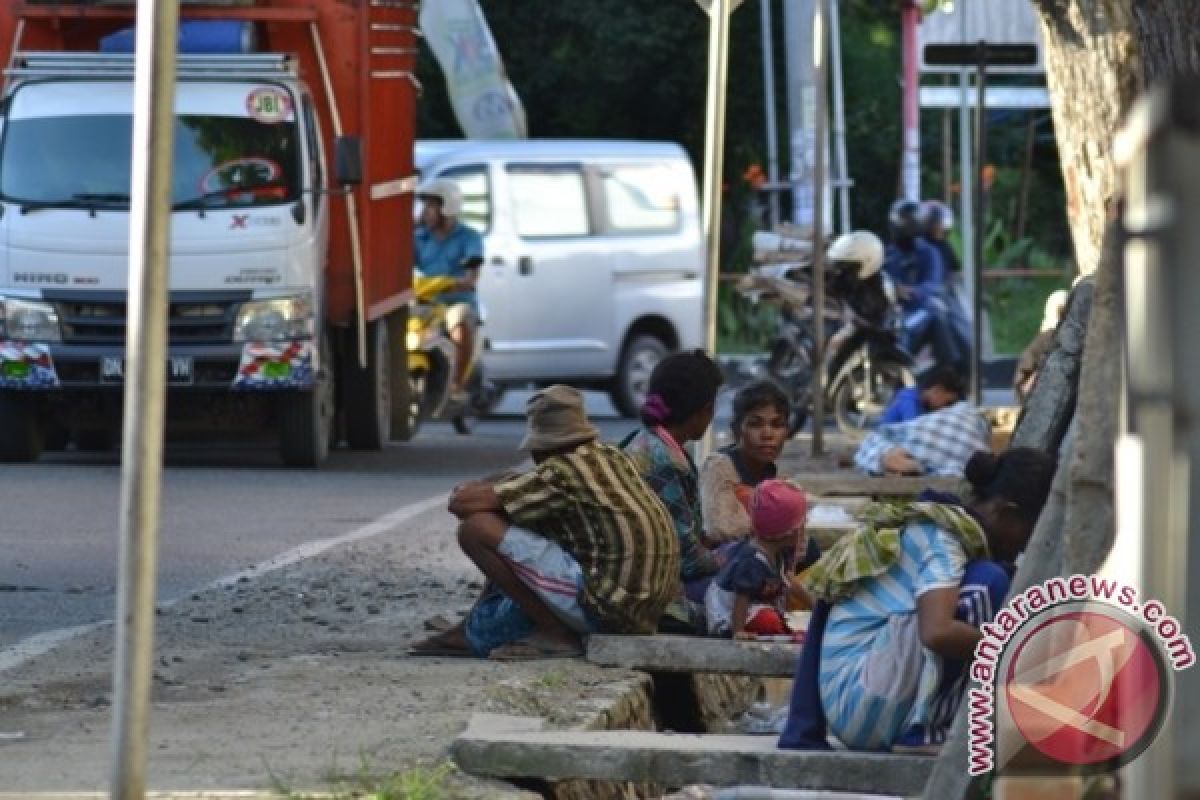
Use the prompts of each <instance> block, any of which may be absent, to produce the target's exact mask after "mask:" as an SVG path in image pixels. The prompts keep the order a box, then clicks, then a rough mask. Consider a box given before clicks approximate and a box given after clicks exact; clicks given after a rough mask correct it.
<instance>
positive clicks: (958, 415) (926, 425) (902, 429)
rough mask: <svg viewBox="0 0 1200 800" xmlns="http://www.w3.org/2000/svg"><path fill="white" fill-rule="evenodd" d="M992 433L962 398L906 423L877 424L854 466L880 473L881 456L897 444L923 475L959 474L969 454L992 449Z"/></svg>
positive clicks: (881, 467)
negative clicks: (957, 401)
mask: <svg viewBox="0 0 1200 800" xmlns="http://www.w3.org/2000/svg"><path fill="white" fill-rule="evenodd" d="M991 434H992V431H991V427H990V426H989V425H988V423H987V420H986V419H984V418H983V415H982V414H980V413H979V411H978V410H977V409H976V408H975V407H974V406H972V405H971V404H970V403H968V402H966V401H965V400H964V401H962V402H959V403H955V404H954V405H952V406H948V407H946V408H943V409H941V410H940V411H934V412H931V413H929V414H922V415H921V416H919V417H917V418H916V419H914V420H909V421H908V422H898V423H895V424H892V425H880V426H879V427H878V428H877V429H875V430H874V431H872V432H871V433H870V434H869V435H868V436H867V438H866V439H864V440H863V443H862V444H861V445H860V446H859V448H858V452H856V453H855V454H854V466H855V467H857V468H858V469H860V470H862V471H863V472H865V473H867V474H868V475H882V474H884V470H883V457H884V455H885V454H886V453H887V452H888V451H889V450H891V449H893V448H896V447H899V448H901V449H903V450H905V451H906V452H907V453H908V454H909V455H911V456H912V457H913V458H914V459H915V460H916V461H917V463H919V464H920V465H921V467H922V468H923V469H924V474H926V475H941V476H949V477H962V475H963V471H964V469H965V468H966V466H967V461H968V460H969V459H970V458H971V456H972V455H974V454H975V453H976V452H978V451H980V450H986V451H988V452H991V449H992V437H991Z"/></svg>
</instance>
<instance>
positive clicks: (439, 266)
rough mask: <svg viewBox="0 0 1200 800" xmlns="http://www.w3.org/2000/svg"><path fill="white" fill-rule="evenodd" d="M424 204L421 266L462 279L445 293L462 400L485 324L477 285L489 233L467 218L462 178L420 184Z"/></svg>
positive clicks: (418, 245) (418, 252) (456, 389)
mask: <svg viewBox="0 0 1200 800" xmlns="http://www.w3.org/2000/svg"><path fill="white" fill-rule="evenodd" d="M416 195H417V201H418V202H419V203H420V204H421V208H420V218H419V221H418V224H417V229H416V235H415V240H416V241H415V261H414V263H415V264H416V267H417V269H419V270H421V272H422V273H424V274H425V275H429V276H433V275H447V276H451V277H454V278H457V279H458V284H457V286H456V287H455V290H454V291H452V292H447V293H445V294H443V295H441V297H440V298H439V300H440V301H441V302H443V303H446V304H447V305H448V306H449V308H448V309H447V311H446V327H447V329H448V330H449V333H450V338H451V339H452V340H453V341H454V345H455V348H456V350H457V353H456V369H455V374H454V384H453V386H452V389H451V391H452V393H453V396H454V397H455V399H456V400H458V401H460V402H461V401H462V398H463V397H464V395H465V393H466V381H467V377H468V372H469V368H470V365H471V353H472V351H473V348H474V346H475V336H476V331H477V329H478V327H479V298H478V296H477V292H476V288H475V287H476V285H477V284H478V282H479V268H480V266H482V264H483V238H482V237H481V236H480V235H479V232H478V231H476V230H474V229H473V228H471V227H469V226H467V225H464V224H462V223H461V222H460V221H459V219H458V217H459V215H460V214H461V213H462V207H463V197H462V190H461V189H459V188H458V184H456V183H454V181H451V180H447V179H445V178H439V179H437V180H433V181H430V182H428V183H425V184H422V185H421V186H419V187H418V188H417V192H416Z"/></svg>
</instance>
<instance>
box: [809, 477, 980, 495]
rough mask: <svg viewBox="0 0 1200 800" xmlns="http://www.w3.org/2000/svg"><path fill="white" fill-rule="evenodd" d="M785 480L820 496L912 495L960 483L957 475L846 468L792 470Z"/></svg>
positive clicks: (955, 485) (945, 488) (954, 488)
mask: <svg viewBox="0 0 1200 800" xmlns="http://www.w3.org/2000/svg"><path fill="white" fill-rule="evenodd" d="M787 478H788V480H790V481H792V482H794V483H796V484H797V485H798V486H800V487H802V488H803V489H804V490H805V491H806V492H808V493H809V494H813V495H817V496H820V497H829V496H843V497H844V496H861V497H890V496H908V497H914V496H916V495H918V494H920V493H921V492H923V491H925V490H926V489H938V490H940V491H944V492H953V491H956V490H957V489H958V488H959V486H960V485H961V484H962V480H961V479H960V478H935V477H916V478H905V477H899V476H886V477H871V476H869V475H859V474H857V473H852V472H848V473H845V474H836V473H828V472H825V473H795V474H791V475H788V476H787Z"/></svg>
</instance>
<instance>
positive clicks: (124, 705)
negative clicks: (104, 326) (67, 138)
mask: <svg viewBox="0 0 1200 800" xmlns="http://www.w3.org/2000/svg"><path fill="white" fill-rule="evenodd" d="M178 31H179V4H178V3H175V2H167V3H162V2H157V0H138V4H137V49H136V53H137V54H136V57H135V72H134V91H133V101H134V102H133V154H132V179H131V192H132V196H131V200H130V208H129V302H128V309H129V322H128V329H129V346H128V351H127V354H126V355H127V357H128V362H129V368H128V370H127V373H126V374H127V380H128V382H127V383H126V385H125V421H124V435H123V441H122V448H121V512H120V514H121V516H120V528H121V544H120V565H119V572H118V582H117V617H116V632H115V633H116V663H115V667H114V670H113V684H114V687H113V690H114V691H113V695H114V698H113V763H112V796H113V797H114V798H117V800H135V798H142V797H144V796H145V793H146V761H147V751H148V749H149V740H150V689H151V678H152V676H153V672H154V594H155V588H156V587H155V582H156V572H157V568H158V524H159V507H160V500H161V488H162V453H163V425H164V416H165V409H166V380H167V376H166V368H167V280H168V258H169V255H170V247H171V160H172V157H173V153H174V141H175V55H176V49H177V36H178Z"/></svg>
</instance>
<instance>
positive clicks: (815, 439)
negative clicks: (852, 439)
mask: <svg viewBox="0 0 1200 800" xmlns="http://www.w3.org/2000/svg"><path fill="white" fill-rule="evenodd" d="M828 3H829V0H817V6H816V8H815V9H814V11H815V18H814V19H813V67H814V70H813V71H814V73H815V74H816V79H817V109H816V111H817V113H816V118H815V120H814V122H815V123H816V139H817V142H818V146H817V152H816V160H815V163H814V169H813V195H814V197H813V248H812V252H813V267H812V269H813V338H814V339H815V340H816V344H815V347H814V350H815V354H814V356H815V357H814V359H813V361H814V363H815V364H816V365H817V368H816V369H814V370H813V435H812V454H813V455H814V456H819V455H821V454H822V453H824V452H825V211H826V196H825V192H824V191H821V187H823V186H824V185H825V169H826V160H827V155H828V150H827V148H826V147H825V144H824V142H825V136H826V131H827V129H828V127H829V126H828V118H827V116H828V106H829V102H828V100H829V98H828V94H829V91H828V80H827V74H828V59H827V58H826V50H825V41H826V38H825V37H826V33H825V26H826V20H828V19H829V16H828V13H827V9H828Z"/></svg>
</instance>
